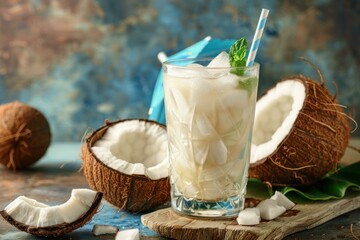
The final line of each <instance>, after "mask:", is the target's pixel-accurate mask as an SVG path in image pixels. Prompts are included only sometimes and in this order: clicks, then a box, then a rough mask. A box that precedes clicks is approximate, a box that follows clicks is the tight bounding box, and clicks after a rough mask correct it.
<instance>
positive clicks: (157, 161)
mask: <svg viewBox="0 0 360 240" xmlns="http://www.w3.org/2000/svg"><path fill="white" fill-rule="evenodd" d="M167 144H168V143H167V135H166V131H165V129H164V128H162V127H161V126H159V125H157V124H154V123H147V122H146V121H139V120H128V121H123V122H120V123H118V124H115V125H113V126H110V127H109V128H108V129H107V131H106V133H105V134H104V136H103V137H102V138H101V139H99V140H98V141H96V142H95V144H94V145H93V146H92V148H91V150H92V152H93V153H94V154H95V156H96V157H97V159H98V160H100V161H101V162H103V163H104V164H105V165H107V166H108V167H110V168H112V169H114V170H116V171H119V172H122V173H124V174H127V175H134V174H135V175H145V176H147V177H148V178H150V179H152V180H157V179H161V178H165V177H168V176H169V172H168V169H169V158H168V145H167Z"/></svg>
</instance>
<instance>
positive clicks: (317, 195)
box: [248, 161, 360, 203]
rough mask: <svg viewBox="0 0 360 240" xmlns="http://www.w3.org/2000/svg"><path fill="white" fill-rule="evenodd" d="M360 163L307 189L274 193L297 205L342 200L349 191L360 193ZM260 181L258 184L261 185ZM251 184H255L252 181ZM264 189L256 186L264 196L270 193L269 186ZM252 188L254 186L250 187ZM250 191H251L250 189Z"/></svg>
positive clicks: (342, 169) (286, 188)
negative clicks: (280, 194) (279, 193)
mask: <svg viewBox="0 0 360 240" xmlns="http://www.w3.org/2000/svg"><path fill="white" fill-rule="evenodd" d="M359 172H360V161H359V162H356V163H354V164H351V165H349V166H347V167H344V168H340V169H339V170H338V171H337V172H333V173H331V174H329V175H327V176H326V177H324V178H323V179H322V180H321V181H319V182H318V183H316V184H313V185H311V186H306V187H273V188H272V191H280V192H282V193H283V194H285V195H286V196H287V197H288V198H290V199H291V200H292V201H294V202H296V203H306V202H309V201H324V200H330V199H341V198H343V197H344V196H345V195H346V192H347V191H349V190H354V191H360V174H359ZM259 181H260V180H258V181H257V182H256V184H257V185H260V184H261V183H259ZM251 182H254V181H253V180H251ZM260 182H261V181H260ZM262 185H263V186H262V187H260V186H256V191H260V190H261V189H262V190H261V191H263V193H262V194H266V193H269V190H265V189H266V187H267V185H266V184H264V183H262ZM248 186H249V187H252V185H251V184H250V185H248ZM248 191H249V189H248Z"/></svg>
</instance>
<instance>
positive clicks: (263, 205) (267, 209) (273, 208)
mask: <svg viewBox="0 0 360 240" xmlns="http://www.w3.org/2000/svg"><path fill="white" fill-rule="evenodd" d="M257 208H259V210H260V216H261V218H262V219H265V220H273V219H274V218H277V217H278V216H280V215H281V214H283V213H284V212H285V211H286V208H284V207H283V206H279V205H277V202H276V201H275V200H273V199H266V200H263V201H261V202H260V203H259V204H258V205H257Z"/></svg>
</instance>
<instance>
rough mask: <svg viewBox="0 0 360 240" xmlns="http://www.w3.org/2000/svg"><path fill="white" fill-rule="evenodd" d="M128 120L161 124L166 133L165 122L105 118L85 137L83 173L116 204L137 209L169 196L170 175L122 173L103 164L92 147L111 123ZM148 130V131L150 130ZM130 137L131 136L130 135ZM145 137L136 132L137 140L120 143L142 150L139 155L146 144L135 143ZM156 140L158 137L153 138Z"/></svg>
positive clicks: (126, 208) (159, 203) (149, 124)
mask: <svg viewBox="0 0 360 240" xmlns="http://www.w3.org/2000/svg"><path fill="white" fill-rule="evenodd" d="M127 121H138V122H139V124H142V126H151V125H155V126H158V127H160V128H161V129H162V130H161V131H163V132H164V134H166V130H165V126H163V125H160V124H158V123H157V122H154V121H151V120H143V119H126V120H119V121H116V122H106V123H105V125H104V126H103V127H101V128H99V129H98V130H96V131H94V132H93V133H92V134H91V135H90V136H88V137H87V138H86V141H85V144H84V145H83V147H82V160H83V169H84V173H85V176H86V179H87V180H88V182H89V184H90V186H91V188H93V189H94V190H96V191H99V192H103V193H104V198H105V199H106V200H107V201H108V202H109V203H111V204H113V205H115V206H116V207H118V208H120V209H124V210H127V211H130V212H135V213H137V212H141V211H146V210H149V209H153V208H156V207H158V206H160V205H162V204H164V203H166V202H168V201H169V200H170V182H169V177H168V176H167V177H164V178H160V179H156V180H152V179H150V178H149V177H148V176H145V175H142V174H126V173H123V172H121V171H119V170H116V169H114V168H112V167H110V166H108V165H106V164H104V162H103V161H101V160H100V159H99V157H98V156H96V155H95V154H94V152H93V150H92V147H93V146H94V145H95V144H96V142H98V141H100V140H101V139H102V138H103V136H104V135H105V134H106V132H107V131H108V130H109V129H110V128H111V127H114V126H115V125H122V124H124V123H126V122H127ZM146 128H148V127H146ZM146 131H147V132H149V131H148V130H146ZM141 134H145V133H141ZM127 137H128V139H130V136H127ZM143 137H145V136H139V135H137V137H135V143H132V144H127V143H126V144H127V146H119V148H123V149H124V148H131V149H129V150H130V151H131V152H139V153H140V155H142V154H143V152H144V149H145V147H146V146H142V148H141V147H139V148H136V147H134V145H136V141H137V140H136V139H137V138H143ZM115 138H116V139H118V138H121V136H115ZM125 141H127V140H125ZM155 141H156V140H154V141H153V142H155ZM120 150H121V149H120ZM124 150H126V149H124ZM159 150H160V149H157V150H156V151H159ZM124 160H128V159H124ZM136 161H137V162H141V159H137V160H136ZM166 171H167V169H166Z"/></svg>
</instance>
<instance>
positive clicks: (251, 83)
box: [238, 77, 257, 96]
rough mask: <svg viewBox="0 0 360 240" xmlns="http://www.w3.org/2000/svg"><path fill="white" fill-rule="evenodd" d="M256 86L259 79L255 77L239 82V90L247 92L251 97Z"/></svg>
mask: <svg viewBox="0 0 360 240" xmlns="http://www.w3.org/2000/svg"><path fill="white" fill-rule="evenodd" d="M256 86H257V78H255V77H253V78H248V79H244V80H239V81H238V88H240V89H243V90H246V91H247V93H248V95H249V96H250V95H251V94H252V92H253V91H254V88H256Z"/></svg>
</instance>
